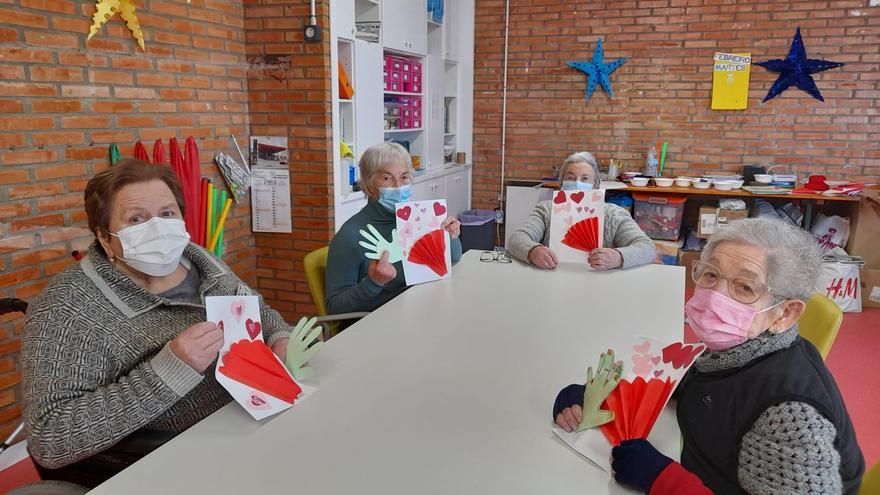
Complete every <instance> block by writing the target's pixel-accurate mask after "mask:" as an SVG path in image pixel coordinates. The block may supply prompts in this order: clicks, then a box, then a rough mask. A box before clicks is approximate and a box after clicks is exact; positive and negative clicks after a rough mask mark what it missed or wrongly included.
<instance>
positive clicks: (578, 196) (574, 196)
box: [570, 191, 584, 203]
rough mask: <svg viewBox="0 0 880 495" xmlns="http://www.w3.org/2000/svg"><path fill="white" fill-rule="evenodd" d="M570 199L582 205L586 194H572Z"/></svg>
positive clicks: (580, 192) (579, 192)
mask: <svg viewBox="0 0 880 495" xmlns="http://www.w3.org/2000/svg"><path fill="white" fill-rule="evenodd" d="M570 197H571V199H573V200H574V202H575V203H580V202H581V201H583V199H584V192H583V191H578V192H576V193H572V194H571V196H570Z"/></svg>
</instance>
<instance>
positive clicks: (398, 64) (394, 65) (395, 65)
mask: <svg viewBox="0 0 880 495" xmlns="http://www.w3.org/2000/svg"><path fill="white" fill-rule="evenodd" d="M390 58H391V70H401V69H403V61H402V60H401V59H399V58H397V57H390Z"/></svg>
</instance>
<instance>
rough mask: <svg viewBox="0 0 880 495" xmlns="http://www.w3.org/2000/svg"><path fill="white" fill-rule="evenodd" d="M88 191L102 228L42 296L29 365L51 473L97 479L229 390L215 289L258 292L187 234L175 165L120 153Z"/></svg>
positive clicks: (36, 454)
mask: <svg viewBox="0 0 880 495" xmlns="http://www.w3.org/2000/svg"><path fill="white" fill-rule="evenodd" d="M85 202H86V212H87V214H88V222H89V228H90V229H91V230H92V232H94V233H95V235H96V237H97V241H96V242H95V243H94V244H92V246H91V248H90V249H89V251H88V254H87V255H86V257H85V258H83V259H82V260H81V261H80V262H79V263H77V264H75V265H73V266H71V267H69V268H68V269H67V270H65V271H64V272H62V273H60V274H59V275H58V276H56V277H55V278H54V279H53V280H52V282H51V283H50V284H49V285H48V286H47V287H46V289H45V290H44V291H43V293H42V294H41V295H40V297H39V298H38V299H37V300H36V301H35V302H34V303H33V304H32V305H31V307H30V310H29V312H28V314H29V316H30V319H29V320H28V322H27V324H26V325H25V328H24V332H23V335H22V350H21V365H22V369H23V387H22V392H23V393H24V401H25V410H24V419H25V424H26V426H27V430H28V449H29V450H30V454H31V456H32V457H33V459H34V460H35V461H36V463H37V464H38V466H39V470H40V474H41V476H42V477H43V478H44V479H55V480H63V481H71V482H74V483H78V484H81V485H85V486H90V487H91V486H95V485H97V484H99V483H101V482H102V481H104V480H105V479H107V478H109V477H110V476H112V475H113V474H115V473H116V472H118V471H120V470H122V469H123V468H125V467H126V466H128V465H129V464H131V463H133V462H134V461H136V460H137V459H138V458H140V457H142V456H143V455H145V454H146V453H148V452H149V451H150V450H151V449H154V448H156V447H158V446H159V445H160V444H161V443H163V442H165V441H167V440H168V439H170V438H172V437H173V436H174V435H175V434H177V433H179V432H181V431H183V430H185V429H187V428H189V427H190V426H192V425H194V424H195V423H197V422H198V421H200V420H201V419H203V418H205V417H207V416H208V415H210V414H211V413H213V412H214V411H216V410H217V409H219V408H220V407H222V406H223V405H224V404H226V403H227V402H229V400H230V397H229V395H228V394H227V393H226V391H225V390H224V389H223V388H222V387H221V386H220V385H219V384H218V383H217V381H216V380H215V378H214V369H213V368H214V364H215V363H214V362H215V360H216V358H217V353H218V351H219V350H220V348H221V346H222V344H223V333H222V330H221V329H219V328H218V327H217V326H216V325H214V324H213V323H207V322H205V306H204V300H205V297H208V296H225V295H247V294H255V293H254V292H253V291H252V290H251V289H250V288H249V287H248V286H247V285H245V284H244V283H243V282H242V281H241V280H240V279H239V278H238V277H236V276H235V274H234V273H232V272H231V271H230V270H229V268H228V267H227V266H226V265H224V264H223V263H222V262H221V261H220V260H218V259H216V258H214V257H213V256H211V255H210V254H208V253H207V252H206V251H205V250H203V249H202V248H200V247H198V246H196V245H194V244H191V243H188V237H189V236H188V235H187V234H186V231H185V229H184V228H183V222H182V220H181V219H182V218H183V213H184V203H183V196H182V193H181V189H180V185H179V183H178V182H177V178H176V177H175V175H174V173H173V172H172V171H171V168H170V167H167V166H163V165H150V164H149V163H145V162H139V161H135V160H125V161H123V162H120V163H118V164H116V165H115V166H114V167H112V168H110V169H108V170H105V171H103V172H100V173H98V174H97V175H96V176H95V177H94V178H92V179H91V180H90V181H89V184H88V185H87V186H86V190H85ZM163 257H164V258H165V259H164V262H162V263H160V261H162V258H163ZM147 272H150V273H147ZM166 272H169V273H166ZM151 273H152V274H151ZM260 314H261V317H262V325H263V334H264V336H265V337H266V341H267V344H268V345H270V346H272V347H273V349H274V350H275V352H276V353H277V354H280V355H282V358H283V354H284V351H285V349H286V342H287V340H288V339H287V337H288V336H289V334H290V328H289V327H288V326H287V325H286V324H285V322H284V320H283V319H282V318H281V315H279V314H278V312H276V311H275V310H273V309H271V308H270V307H268V306H267V305H266V304H265V303H263V302H262V298H261V299H260Z"/></svg>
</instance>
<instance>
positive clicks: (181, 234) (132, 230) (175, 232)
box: [110, 217, 189, 277]
mask: <svg viewBox="0 0 880 495" xmlns="http://www.w3.org/2000/svg"><path fill="white" fill-rule="evenodd" d="M110 235H112V236H116V237H118V238H119V242H120V243H122V256H121V257H120V259H121V260H122V261H124V262H125V264H126V265H128V266H130V267H132V268H134V269H135V270H137V271H139V272H141V273H146V274H147V275H152V276H154V277H163V276H165V275H169V274H171V273H172V272H174V270H176V269H177V265H178V264H179V263H180V257H181V256H182V255H183V250H184V248H186V245H187V244H189V234H188V233H187V232H186V224H184V223H183V220H178V219H176V218H160V217H153V218H151V219H149V220H148V221H146V222H144V223H139V224H137V225H132V226H131V227H126V228H124V229H122V230H120V231H119V232H118V233H116V234H110Z"/></svg>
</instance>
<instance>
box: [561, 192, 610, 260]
mask: <svg viewBox="0 0 880 495" xmlns="http://www.w3.org/2000/svg"><path fill="white" fill-rule="evenodd" d="M550 207H551V208H552V210H551V212H550V246H549V247H550V249H552V250H553V252H554V253H556V257H557V258H558V259H559V262H560V263H580V264H587V261H588V259H589V257H590V251H592V250H594V249H597V248H600V247H602V234H603V230H604V228H605V191H604V190H601V189H599V190H587V191H556V192H555V193H553V199H551V200H550Z"/></svg>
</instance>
